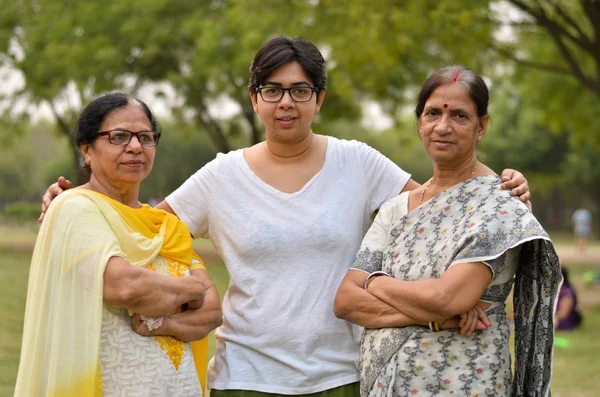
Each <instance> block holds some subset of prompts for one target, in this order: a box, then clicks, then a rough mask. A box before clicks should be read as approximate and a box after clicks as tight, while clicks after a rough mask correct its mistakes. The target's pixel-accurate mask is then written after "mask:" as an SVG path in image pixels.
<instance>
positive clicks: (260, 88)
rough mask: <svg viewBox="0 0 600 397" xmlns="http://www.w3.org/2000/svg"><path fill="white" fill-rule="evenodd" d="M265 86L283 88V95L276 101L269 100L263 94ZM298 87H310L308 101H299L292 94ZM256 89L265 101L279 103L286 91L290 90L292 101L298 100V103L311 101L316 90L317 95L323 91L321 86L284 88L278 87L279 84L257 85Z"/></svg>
mask: <svg viewBox="0 0 600 397" xmlns="http://www.w3.org/2000/svg"><path fill="white" fill-rule="evenodd" d="M265 88H277V89H279V90H281V96H280V97H279V99H278V100H276V101H267V100H266V99H265V98H264V97H263V94H262V90H263V89H265ZM298 88H308V89H310V91H311V92H310V98H308V99H307V100H306V101H297V100H295V99H294V97H293V96H292V90H294V89H298ZM254 91H256V92H258V94H259V95H260V97H261V99H262V100H263V101H264V102H267V103H277V102H279V101H281V100H282V99H283V97H284V96H285V92H286V91H288V93H289V95H290V98H292V101H294V102H297V103H306V102H310V101H311V100H312V98H313V96H314V94H315V92H316V93H317V95H319V92H321V89H320V88H319V87H310V86H297V87H290V88H283V87H278V86H266V87H256V88H255V89H254Z"/></svg>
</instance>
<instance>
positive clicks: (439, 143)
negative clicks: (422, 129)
mask: <svg viewBox="0 0 600 397" xmlns="http://www.w3.org/2000/svg"><path fill="white" fill-rule="evenodd" d="M433 144H434V145H435V146H436V147H438V148H441V149H444V148H448V147H450V146H452V145H454V143H452V142H448V141H433Z"/></svg>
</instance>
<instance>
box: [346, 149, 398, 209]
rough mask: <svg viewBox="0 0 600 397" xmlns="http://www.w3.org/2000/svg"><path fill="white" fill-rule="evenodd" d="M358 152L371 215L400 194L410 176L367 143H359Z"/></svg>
mask: <svg viewBox="0 0 600 397" xmlns="http://www.w3.org/2000/svg"><path fill="white" fill-rule="evenodd" d="M357 150H358V151H359V156H360V158H361V160H362V165H363V171H364V177H365V186H367V189H368V193H367V194H368V203H369V214H372V213H373V212H375V211H376V210H377V209H379V208H380V207H381V205H382V204H383V203H385V202H386V201H388V200H389V199H391V198H392V197H394V196H397V195H398V194H400V192H401V191H402V189H403V188H404V185H406V183H407V182H408V181H409V180H410V174H409V173H407V172H406V171H404V170H403V169H401V168H400V167H398V166H397V165H396V164H394V163H393V162H392V161H391V160H390V159H388V158H387V157H386V156H384V155H383V154H381V153H379V152H378V151H377V150H375V149H373V148H372V147H370V146H369V145H367V144H365V143H362V142H357Z"/></svg>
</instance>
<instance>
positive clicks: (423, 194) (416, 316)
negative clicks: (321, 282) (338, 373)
mask: <svg viewBox="0 0 600 397" xmlns="http://www.w3.org/2000/svg"><path fill="white" fill-rule="evenodd" d="M487 105H488V90H487V87H486V85H485V83H484V81H483V80H482V79H481V77H480V76H478V75H477V74H475V73H473V72H472V71H471V70H469V69H467V68H465V67H462V66H452V67H447V68H443V69H441V70H439V71H437V72H435V73H434V74H432V75H431V76H430V77H429V79H428V80H427V81H426V83H425V85H424V86H423V88H422V90H421V93H420V95H419V101H418V104H417V108H416V115H417V119H418V127H419V135H420V136H421V139H422V141H423V144H424V146H425V149H426V150H427V153H428V154H429V156H430V157H431V159H432V161H433V168H434V174H433V177H432V178H431V179H430V180H429V181H428V182H427V183H425V184H424V185H423V186H421V187H419V188H417V189H415V190H413V191H412V192H407V193H403V194H401V195H399V196H397V197H396V198H394V199H392V200H390V201H388V202H387V203H386V204H384V205H383V206H382V207H381V209H380V211H379V213H378V215H377V217H376V219H375V221H374V223H373V225H372V227H371V228H370V230H369V232H368V233H367V235H366V236H365V238H364V240H363V242H362V245H361V248H360V250H359V252H358V253H357V255H356V258H355V262H354V264H353V265H352V268H351V269H350V271H349V272H348V274H347V275H346V277H345V279H344V281H343V282H342V284H341V285H340V288H339V290H338V293H337V296H336V300H335V309H334V310H335V313H336V315H337V316H338V317H341V318H345V319H347V320H350V321H352V322H354V323H356V324H359V325H362V326H364V327H365V328H366V330H365V333H364V335H363V340H362V345H361V357H360V375H361V395H362V396H372V397H375V396H388V397H391V396H436V395H437V396H449V395H453V396H508V395H513V396H547V395H549V393H550V377H551V365H552V346H553V329H554V325H553V321H554V315H553V314H554V310H555V305H556V298H557V293H558V290H559V287H560V283H561V280H562V278H561V275H560V266H559V262H558V258H557V256H556V254H555V252H554V249H553V246H552V243H551V241H550V239H549V238H548V235H547V234H546V233H545V231H544V230H543V228H542V227H541V226H540V224H539V223H538V222H537V220H536V219H535V217H534V216H533V215H532V214H531V212H530V211H529V210H528V208H527V207H526V206H525V205H524V204H523V203H521V202H520V201H519V200H517V199H515V198H513V197H511V196H510V195H509V194H508V193H506V192H503V191H502V190H500V189H499V188H498V181H499V178H498V176H497V175H496V174H494V172H493V171H492V170H491V169H489V168H488V167H487V166H485V165H484V164H483V163H481V162H479V161H478V159H477V157H476V145H477V143H478V142H480V141H481V140H482V139H483V137H484V135H485V132H486V128H487V122H488V118H489V117H488V115H487ZM515 275H516V277H515ZM513 281H514V288H515V292H514V300H515V302H514V306H515V327H516V338H515V339H516V346H515V354H516V365H515V376H514V379H513V375H512V371H511V358H510V351H509V344H508V340H509V327H508V323H507V320H506V314H505V305H504V302H505V300H506V299H507V297H508V295H509V293H510V291H511V288H512V287H513ZM488 319H489V320H488Z"/></svg>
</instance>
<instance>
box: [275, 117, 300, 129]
mask: <svg viewBox="0 0 600 397" xmlns="http://www.w3.org/2000/svg"><path fill="white" fill-rule="evenodd" d="M294 121H296V118H295V117H292V118H278V119H277V122H278V123H279V125H280V126H282V127H291V126H292V125H293V124H294Z"/></svg>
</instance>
